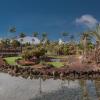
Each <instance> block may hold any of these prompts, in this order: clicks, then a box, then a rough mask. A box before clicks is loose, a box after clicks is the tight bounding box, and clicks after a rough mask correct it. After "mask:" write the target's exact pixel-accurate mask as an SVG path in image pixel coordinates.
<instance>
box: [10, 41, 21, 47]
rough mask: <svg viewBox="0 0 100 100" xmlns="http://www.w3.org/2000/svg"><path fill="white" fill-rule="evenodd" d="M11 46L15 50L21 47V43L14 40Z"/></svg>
mask: <svg viewBox="0 0 100 100" xmlns="http://www.w3.org/2000/svg"><path fill="white" fill-rule="evenodd" d="M11 44H12V47H14V48H17V47H20V42H19V41H17V40H13V41H12V43H11Z"/></svg>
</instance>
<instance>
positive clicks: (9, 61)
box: [4, 56, 22, 65]
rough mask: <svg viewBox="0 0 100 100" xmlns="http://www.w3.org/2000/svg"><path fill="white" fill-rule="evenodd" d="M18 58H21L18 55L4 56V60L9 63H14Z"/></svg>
mask: <svg viewBox="0 0 100 100" xmlns="http://www.w3.org/2000/svg"><path fill="white" fill-rule="evenodd" d="M19 58H22V57H20V56H17V57H6V58H4V59H5V60H6V62H7V63H8V64H10V65H15V64H16V60H17V59H19Z"/></svg>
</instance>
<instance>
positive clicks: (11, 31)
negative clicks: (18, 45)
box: [9, 26, 16, 39]
mask: <svg viewBox="0 0 100 100" xmlns="http://www.w3.org/2000/svg"><path fill="white" fill-rule="evenodd" d="M9 32H10V33H16V27H15V26H12V27H11V28H10V29H9ZM14 36H15V35H14ZM14 38H15V37H13V39H14Z"/></svg>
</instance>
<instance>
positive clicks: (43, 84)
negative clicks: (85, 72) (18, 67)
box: [0, 73, 100, 100]
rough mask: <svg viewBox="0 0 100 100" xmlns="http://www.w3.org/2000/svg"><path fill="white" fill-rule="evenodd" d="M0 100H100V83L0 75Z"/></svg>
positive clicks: (95, 81)
mask: <svg viewBox="0 0 100 100" xmlns="http://www.w3.org/2000/svg"><path fill="white" fill-rule="evenodd" d="M0 100H100V81H97V80H94V81H91V80H75V81H72V80H65V81H62V80H54V79H47V80H45V81H43V80H42V79H33V80H30V79H23V78H21V77H11V76H10V75H8V74H3V73H0Z"/></svg>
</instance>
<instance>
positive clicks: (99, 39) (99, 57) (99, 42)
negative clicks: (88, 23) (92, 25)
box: [90, 24, 100, 62]
mask: <svg viewBox="0 0 100 100" xmlns="http://www.w3.org/2000/svg"><path fill="white" fill-rule="evenodd" d="M90 35H92V36H93V37H95V39H96V45H95V59H96V62H100V50H99V49H100V24H97V26H96V30H95V31H90Z"/></svg>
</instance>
